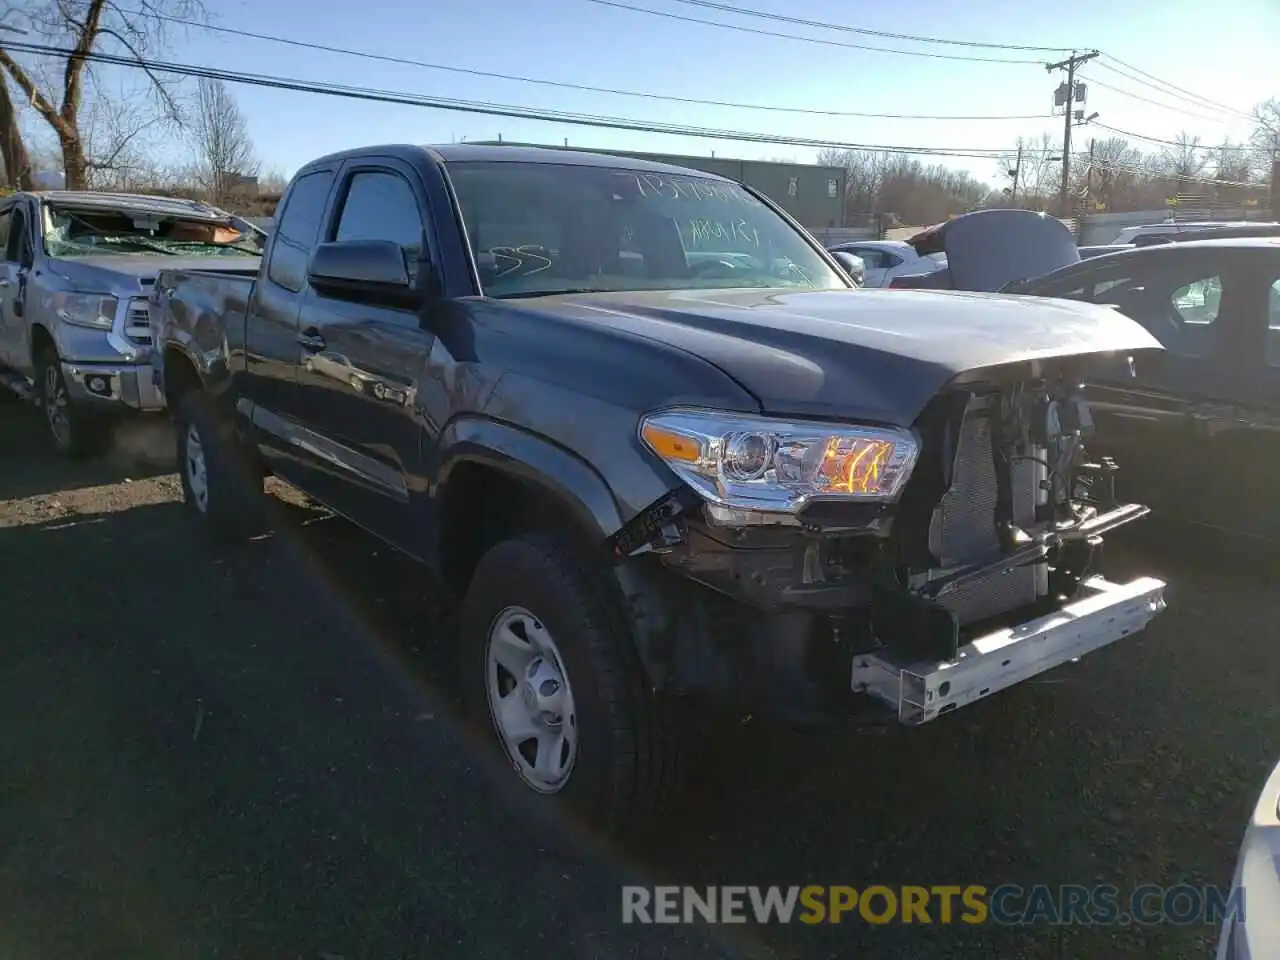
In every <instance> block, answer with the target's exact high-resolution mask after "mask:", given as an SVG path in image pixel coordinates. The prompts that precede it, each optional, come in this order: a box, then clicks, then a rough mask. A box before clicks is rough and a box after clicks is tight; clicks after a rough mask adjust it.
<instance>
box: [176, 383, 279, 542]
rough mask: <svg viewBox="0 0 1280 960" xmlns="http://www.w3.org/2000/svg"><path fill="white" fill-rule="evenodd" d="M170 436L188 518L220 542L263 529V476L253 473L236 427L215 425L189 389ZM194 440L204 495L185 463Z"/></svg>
mask: <svg viewBox="0 0 1280 960" xmlns="http://www.w3.org/2000/svg"><path fill="white" fill-rule="evenodd" d="M174 435H175V438H176V443H177V457H178V475H179V476H180V477H181V478H182V499H183V503H184V505H185V506H186V508H187V515H188V516H189V517H190V518H191V519H192V520H193V521H194V522H195V523H196V524H197V525H198V526H200V527H201V528H202V529H203V530H204V531H205V532H206V533H207V534H208V535H209V536H210V537H212V538H213V539H215V540H220V541H224V542H235V541H240V540H246V539H248V538H249V537H252V536H255V535H257V534H259V533H261V532H262V531H263V530H265V529H266V515H265V508H266V504H265V502H264V500H265V496H264V494H263V487H262V472H261V470H258V471H256V472H255V470H254V469H253V465H252V461H251V458H250V457H249V456H247V455H246V453H245V452H244V451H243V450H242V448H241V444H240V442H239V440H238V439H237V438H236V435H235V430H234V428H233V427H232V425H231V424H229V423H224V422H222V421H220V420H219V418H218V417H217V415H216V414H215V412H214V410H213V406H212V404H211V403H210V401H209V398H208V396H206V395H205V394H204V393H203V392H202V391H200V390H188V391H187V392H186V393H184V394H183V395H182V397H181V399H179V401H178V407H177V410H176V411H175V416H174ZM193 436H194V437H195V439H196V440H197V441H198V442H199V454H200V459H201V460H202V461H203V467H204V469H203V476H204V484H203V493H202V492H201V491H200V489H199V487H200V484H199V483H198V481H197V477H198V470H197V469H196V468H195V467H193V465H192V461H191V460H190V459H189V456H190V455H191V454H192V453H193V452H195V451H194V449H193V445H192V443H191V438H192V437H193Z"/></svg>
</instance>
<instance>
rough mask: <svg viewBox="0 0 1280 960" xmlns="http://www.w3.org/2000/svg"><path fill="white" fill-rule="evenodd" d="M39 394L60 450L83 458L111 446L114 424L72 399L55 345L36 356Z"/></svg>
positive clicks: (51, 434) (52, 434) (59, 451)
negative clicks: (110, 439) (90, 413)
mask: <svg viewBox="0 0 1280 960" xmlns="http://www.w3.org/2000/svg"><path fill="white" fill-rule="evenodd" d="M36 396H37V399H38V400H39V406H40V409H41V411H42V412H43V413H44V419H45V424H46V425H47V426H48V428H49V436H50V438H51V439H52V440H53V446H54V449H56V450H57V451H58V453H59V454H61V455H62V456H64V457H66V458H67V459H69V460H79V459H82V458H84V457H87V456H90V455H92V454H95V453H99V452H100V451H101V450H102V449H103V448H104V447H106V446H107V443H108V440H109V438H110V435H111V433H110V430H111V427H110V424H108V423H106V422H104V421H103V420H99V419H95V418H93V417H91V416H89V415H88V413H86V412H85V411H84V410H82V409H81V408H79V407H77V406H76V405H75V404H74V403H72V401H71V392H70V391H69V390H68V389H67V381H66V379H65V378H64V377H63V375H62V363H61V361H60V360H59V359H58V353H57V351H56V350H54V349H52V348H46V349H45V350H43V351H42V352H41V353H40V356H39V357H38V358H37V359H36Z"/></svg>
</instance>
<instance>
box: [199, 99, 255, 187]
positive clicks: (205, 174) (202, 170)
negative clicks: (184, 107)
mask: <svg viewBox="0 0 1280 960" xmlns="http://www.w3.org/2000/svg"><path fill="white" fill-rule="evenodd" d="M190 130H191V140H192V143H193V146H194V147H195V151H196V165H195V173H196V179H197V181H198V182H199V185H200V186H201V187H202V188H203V189H204V190H205V192H206V193H207V195H208V197H209V199H210V200H211V201H212V202H213V203H215V204H223V203H225V202H226V200H227V197H228V196H229V194H231V193H232V192H233V191H234V189H235V188H236V185H237V184H238V182H239V180H240V178H241V177H252V176H256V175H257V173H258V161H257V158H256V157H255V156H254V151H253V141H252V140H251V139H250V138H249V126H248V124H247V123H246V122H245V119H244V114H242V113H241V112H240V107H239V106H238V105H237V104H236V100H235V97H233V96H232V95H231V93H230V91H228V90H227V87H226V85H225V84H224V83H223V82H222V81H221V80H210V79H208V78H205V77H202V78H201V79H200V86H199V88H198V90H197V94H196V107H195V111H194V115H193V116H192V119H191V124H190Z"/></svg>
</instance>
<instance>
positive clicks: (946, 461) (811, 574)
mask: <svg viewBox="0 0 1280 960" xmlns="http://www.w3.org/2000/svg"><path fill="white" fill-rule="evenodd" d="M1026 369H1027V368H1026V367H1024V368H1023V372H1024V373H1025V372H1026ZM1093 429H1094V425H1093V419H1092V416H1091V414H1090V411H1089V406H1088V403H1087V402H1086V401H1085V398H1084V396H1083V393H1082V389H1081V384H1080V381H1079V378H1078V377H1077V376H1075V375H1074V374H1073V373H1072V372H1069V371H1068V372H1059V373H1058V374H1057V375H1056V376H1044V375H1041V376H1034V377H1026V376H1023V377H1020V378H1014V377H1009V378H1007V379H1005V380H1004V381H1003V382H1000V381H997V382H990V381H987V382H976V383H972V384H966V385H962V386H959V387H955V388H952V389H949V390H947V391H944V392H942V393H940V394H939V395H937V396H936V397H935V398H934V399H933V400H932V401H931V402H930V403H929V404H928V406H927V407H926V408H925V410H924V411H923V412H922V413H921V414H920V416H919V417H918V419H917V421H916V423H915V425H914V433H915V435H916V436H917V437H918V438H919V445H920V449H919V458H918V460H917V462H916V463H915V466H914V469H913V471H912V474H911V476H910V478H909V480H908V481H907V482H906V485H905V487H904V488H903V489H902V492H901V495H900V496H899V497H898V499H897V501H896V502H895V503H891V504H887V503H881V504H873V503H850V502H838V501H837V500H835V499H821V498H819V499H815V500H813V501H812V502H811V503H810V504H809V505H808V506H807V507H806V508H805V509H804V510H802V511H801V512H800V514H799V519H800V524H799V525H798V526H779V525H773V526H770V525H767V524H760V523H755V522H748V523H742V524H738V525H734V524H732V523H729V522H726V520H727V519H742V515H741V513H738V514H734V515H732V518H726V517H725V516H724V515H723V513H722V512H719V511H716V510H714V509H710V508H708V507H707V505H705V504H703V503H702V502H701V501H700V500H699V499H698V498H697V497H686V498H685V499H684V500H681V499H680V498H679V497H673V498H672V500H671V501H670V503H668V504H667V505H666V506H665V508H664V509H665V512H664V513H655V514H654V515H652V516H651V517H650V518H649V526H648V528H647V532H646V534H645V535H644V536H645V537H647V539H646V541H645V544H644V546H643V548H642V550H641V551H640V552H653V553H656V554H657V555H658V556H659V557H660V560H661V563H662V565H663V566H665V567H667V568H668V569H670V570H673V571H677V572H678V573H679V574H680V575H681V577H682V578H684V579H686V582H687V581H688V580H692V581H695V582H697V583H701V584H702V585H704V586H706V587H710V588H712V589H713V590H714V591H716V592H718V593H719V594H720V595H721V597H722V600H721V601H718V602H713V601H711V600H704V599H699V598H698V597H691V598H690V599H689V601H688V606H686V607H685V608H684V609H683V610H680V611H678V612H672V613H671V614H669V615H670V616H671V617H672V619H673V622H672V624H671V625H670V627H669V629H671V630H673V631H675V632H680V631H681V630H682V629H683V628H681V627H680V626H679V624H678V623H677V622H675V621H681V620H685V621H688V622H692V621H693V620H694V619H695V618H698V619H701V620H703V621H704V623H706V624H712V625H713V626H714V627H715V628H716V629H718V630H721V631H722V632H723V633H735V634H736V636H735V638H734V639H732V640H730V641H728V642H729V643H732V644H735V645H738V644H741V643H746V646H747V647H750V646H751V643H750V642H748V641H745V640H744V639H743V638H745V637H746V636H748V635H750V634H752V633H754V632H756V630H757V626H756V624H754V623H752V622H751V618H752V617H754V618H755V620H756V621H760V622H763V621H764V620H768V619H769V615H772V616H773V618H774V619H775V620H776V621H778V622H781V621H782V620H785V619H786V618H787V617H789V616H791V615H793V614H796V613H798V612H803V613H804V614H805V615H807V621H808V624H809V625H808V626H807V627H805V628H804V629H805V630H807V631H808V634H807V635H806V636H805V637H804V638H800V637H796V638H795V639H794V650H793V653H792V654H791V656H792V657H793V659H795V658H799V659H801V660H803V661H804V665H803V667H802V672H803V673H806V674H807V675H808V676H810V677H814V676H818V675H822V674H827V675H830V676H833V677H836V678H839V677H840V676H841V674H842V673H843V674H844V675H845V676H846V677H847V672H846V671H847V669H848V664H849V663H850V662H851V661H853V660H854V659H855V658H856V657H857V656H858V655H859V654H861V653H865V652H867V651H878V655H879V656H881V657H883V658H886V659H887V660H888V661H889V662H894V663H900V664H915V663H924V662H928V663H938V664H944V663H948V662H951V661H954V660H955V658H956V657H957V656H958V655H959V651H961V650H962V649H963V648H964V647H965V644H966V643H967V642H968V641H969V640H971V639H973V638H974V637H977V636H982V635H984V634H985V633H987V632H989V631H990V630H992V629H995V628H999V627H1000V626H1001V625H1002V624H1003V625H1016V624H1022V623H1025V622H1027V621H1030V620H1032V619H1034V618H1037V617H1044V616H1046V615H1048V614H1051V613H1053V612H1055V611H1058V610H1061V609H1062V608H1063V607H1064V606H1065V605H1067V604H1070V603H1071V602H1072V601H1074V600H1076V599H1077V598H1078V597H1079V596H1082V586H1083V585H1085V584H1086V583H1087V582H1089V581H1090V578H1093V577H1094V576H1095V574H1096V573H1097V571H1096V563H1097V560H1098V559H1099V551H1100V547H1101V537H1100V534H1102V533H1104V532H1106V531H1107V530H1111V529H1113V528H1115V527H1118V526H1120V525H1122V524H1125V523H1128V522H1130V521H1132V520H1136V519H1138V518H1140V517H1142V516H1144V515H1145V514H1146V513H1147V512H1148V510H1147V508H1146V507H1145V506H1142V505H1139V504H1121V503H1119V502H1117V500H1116V498H1115V493H1114V477H1115V473H1116V470H1117V467H1116V465H1115V464H1114V463H1113V462H1111V461H1109V460H1107V459H1105V458H1104V459H1101V460H1099V461H1097V462H1095V461H1092V460H1091V459H1090V458H1089V456H1088V453H1087V450H1086V441H1087V440H1088V439H1089V438H1090V437H1091V436H1092V434H1093ZM635 543H636V541H635V540H634V539H633V541H632V542H631V543H629V544H628V551H629V552H630V550H631V549H633V548H634V547H635ZM1086 592H1087V591H1086ZM704 593H705V591H704ZM710 608H714V610H715V611H716V612H714V613H708V612H707V610H708V609H710ZM735 608H736V609H735ZM752 610H754V611H755V612H754V613H752V612H750V611H752ZM730 623H734V624H736V626H733V627H730V626H728V624H730ZM761 629H762V630H763V628H761ZM795 629H796V630H799V629H801V628H799V627H796V628H795ZM714 632H715V631H713V633H714ZM761 636H762V639H761V641H760V642H759V643H758V644H757V649H756V650H755V651H754V653H753V654H752V656H751V658H752V659H756V660H760V661H762V662H763V661H765V660H774V659H775V658H776V657H777V656H778V655H779V650H778V649H777V648H778V646H779V641H778V639H777V638H778V632H777V630H776V629H775V630H774V631H773V633H772V634H771V635H770V636H768V637H765V636H764V633H763V632H762V633H761ZM815 636H816V637H818V638H819V639H817V640H815V639H814V637H815ZM824 637H825V638H826V640H823V639H822V638H824ZM828 640H829V641H830V642H827V641H828ZM666 642H668V643H669V644H670V645H672V646H673V647H674V646H676V645H677V643H676V641H675V638H674V637H667V638H666ZM766 647H768V648H769V649H765V648H766ZM815 650H816V651H818V653H817V654H815V653H814V651H815ZM815 656H817V660H815ZM790 666H791V667H794V666H796V664H791V665H790ZM781 667H782V665H781V664H778V663H776V662H774V663H770V665H769V667H768V670H767V671H766V672H771V675H772V676H773V677H774V678H775V679H774V680H771V681H770V682H776V676H777V674H778V672H779V668H781Z"/></svg>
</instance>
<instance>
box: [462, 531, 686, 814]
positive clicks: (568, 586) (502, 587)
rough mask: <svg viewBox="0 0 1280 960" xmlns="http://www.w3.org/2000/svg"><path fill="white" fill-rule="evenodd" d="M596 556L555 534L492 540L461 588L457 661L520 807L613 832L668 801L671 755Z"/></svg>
mask: <svg viewBox="0 0 1280 960" xmlns="http://www.w3.org/2000/svg"><path fill="white" fill-rule="evenodd" d="M597 561H598V558H597V557H596V556H595V555H594V554H593V553H592V551H591V549H590V548H588V547H584V546H583V545H581V544H580V543H579V542H578V541H576V540H573V539H571V538H566V537H565V536H562V535H559V534H557V533H544V532H529V533H525V534H522V535H520V536H517V537H514V538H512V539H510V540H506V541H503V542H501V543H498V544H496V545H494V546H493V547H491V548H490V549H489V550H488V551H487V552H486V553H485V555H484V557H483V558H481V560H480V563H479V565H478V566H477V567H476V569H475V571H474V572H473V573H472V575H471V579H470V583H469V584H468V588H467V596H466V600H465V602H464V604H463V611H462V613H463V615H462V629H461V636H460V638H459V639H460V641H461V643H460V648H459V651H458V652H459V656H460V659H459V667H460V670H461V683H462V696H463V700H464V702H465V707H466V713H467V716H468V719H469V720H470V721H471V723H472V724H473V726H474V728H475V731H476V733H477V734H478V735H479V736H480V737H481V738H483V742H485V743H486V744H487V745H488V746H489V747H490V748H491V749H492V751H493V752H494V754H496V755H497V757H499V758H500V759H501V760H503V761H505V764H506V766H507V767H508V768H510V769H512V770H514V771H515V774H516V776H517V777H519V782H520V783H522V784H523V785H524V786H526V787H527V788H528V789H527V790H525V791H521V794H522V795H523V796H525V797H528V798H529V800H530V801H531V802H532V803H533V807H532V808H526V809H528V811H529V812H531V813H533V814H534V815H535V816H538V815H540V814H541V813H545V812H550V811H554V812H555V813H556V814H557V815H560V814H564V815H568V816H569V817H570V818H571V819H573V820H574V821H576V822H578V823H579V824H580V825H583V826H586V827H587V828H588V829H589V830H592V831H593V832H598V833H601V834H604V835H617V834H619V833H622V832H629V831H631V830H634V829H638V828H640V827H641V825H642V824H644V823H645V822H646V821H651V820H652V819H653V818H654V816H655V814H657V813H658V812H660V811H661V810H663V809H664V808H665V807H666V804H667V803H668V802H669V800H670V799H671V796H672V794H673V793H674V790H675V788H676V786H677V784H678V781H679V777H678V774H679V769H680V763H679V760H680V756H679V754H680V751H679V749H678V746H679V742H678V740H677V738H676V736H675V735H674V734H675V733H676V731H675V730H674V729H673V725H672V724H670V722H669V721H670V720H671V718H672V714H671V713H670V712H669V710H668V707H669V706H670V704H668V703H666V702H665V701H662V700H660V699H659V698H658V697H657V696H656V695H655V694H654V693H653V691H652V690H651V688H650V684H649V681H648V678H647V676H646V674H645V671H644V667H643V666H642V664H641V662H640V658H639V652H638V650H637V649H636V646H635V641H634V640H633V638H632V634H631V630H630V626H629V621H628V619H627V616H628V612H627V608H626V606H625V601H624V599H623V597H622V595H621V591H619V590H618V588H617V586H616V585H615V584H614V583H613V582H612V581H611V580H610V578H609V574H608V572H607V571H605V572H602V569H601V568H602V567H603V566H604V564H602V563H598V562H597ZM515 802H517V803H522V802H523V801H518V800H517V801H515ZM553 832H554V831H553Z"/></svg>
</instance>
